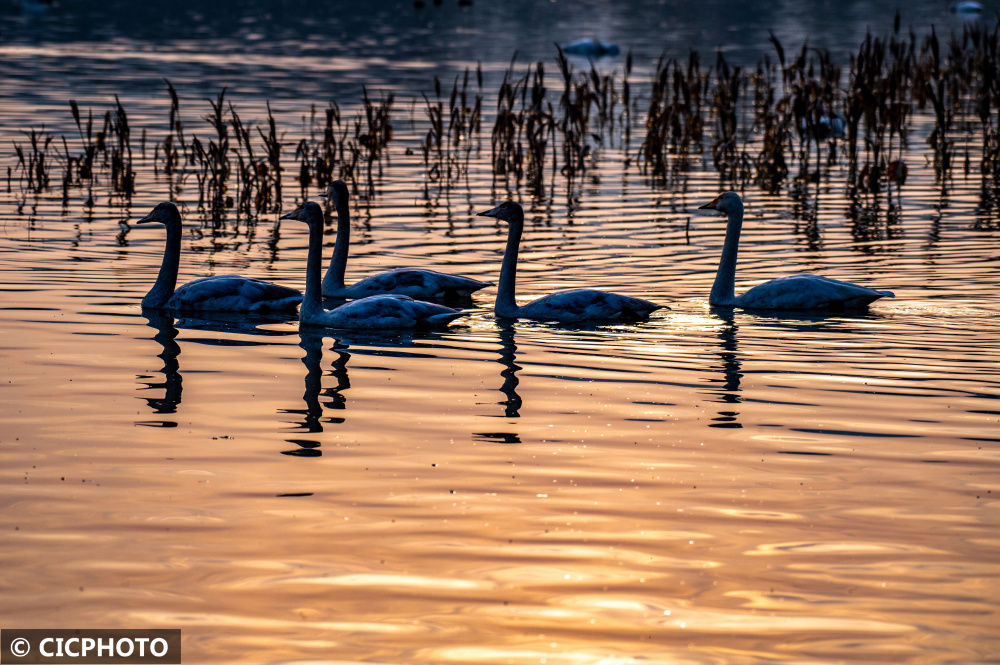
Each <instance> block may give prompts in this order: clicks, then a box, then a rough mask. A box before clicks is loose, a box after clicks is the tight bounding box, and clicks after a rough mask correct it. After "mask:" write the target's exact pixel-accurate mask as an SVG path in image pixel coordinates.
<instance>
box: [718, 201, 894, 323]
mask: <svg viewBox="0 0 1000 665" xmlns="http://www.w3.org/2000/svg"><path fill="white" fill-rule="evenodd" d="M699 209H701V210H706V209H711V210H718V211H719V212H724V213H726V215H728V216H729V224H728V225H727V227H726V242H725V245H724V246H723V249H722V259H721V260H720V261H719V271H718V272H717V273H716V275H715V284H714V285H713V286H712V293H711V295H710V296H709V299H708V302H709V303H710V304H711V305H714V306H717V307H742V308H743V309H759V310H767V309H782V310H845V309H863V308H865V307H867V306H868V304H869V303H871V302H873V301H875V300H878V299H879V298H881V297H883V296H889V297H892V296H893V293H892V291H875V290H874V289H869V288H867V287H864V286H859V285H857V284H853V283H851V282H842V281H840V280H838V279H830V278H829V277H820V276H818V275H808V274H803V275H791V276H790V277H779V278H778V279H772V280H771V281H769V282H764V283H763V284H758V285H757V286H755V287H753V288H752V289H750V290H749V291H747V292H746V293H744V294H743V295H741V296H739V297H737V296H736V295H735V294H734V290H735V281H736V255H737V252H738V251H739V244H740V230H741V229H742V228H743V201H742V199H740V196H739V194H737V193H736V192H726V193H725V194H720V195H719V196H718V197H716V199H715V200H714V201H712V202H711V203H706V204H705V205H703V206H701V207H700V208H699Z"/></svg>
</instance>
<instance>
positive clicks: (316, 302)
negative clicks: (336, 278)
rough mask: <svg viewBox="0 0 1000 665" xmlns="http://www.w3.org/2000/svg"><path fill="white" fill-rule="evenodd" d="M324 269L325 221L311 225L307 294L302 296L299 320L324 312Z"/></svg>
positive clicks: (315, 221) (314, 222)
mask: <svg viewBox="0 0 1000 665" xmlns="http://www.w3.org/2000/svg"><path fill="white" fill-rule="evenodd" d="M322 269H323V220H322V219H319V220H313V221H311V222H310V223H309V255H308V257H307V259H306V292H305V295H303V296H302V305H301V306H300V314H299V318H300V319H303V320H306V319H308V318H309V317H310V316H311V315H313V314H315V313H317V312H322V311H323V285H322V282H321V281H320V271H321V270H322Z"/></svg>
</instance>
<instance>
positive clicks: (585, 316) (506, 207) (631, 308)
mask: <svg viewBox="0 0 1000 665" xmlns="http://www.w3.org/2000/svg"><path fill="white" fill-rule="evenodd" d="M479 215H480V216H481V217H495V218H496V219H502V220H503V221H505V222H507V225H508V229H507V248H506V250H504V254H503V265H502V266H501V268H500V286H499V287H498V288H497V300H496V306H495V307H494V312H495V313H496V315H497V316H501V317H508V318H518V319H536V320H539V321H559V322H562V323H585V322H601V321H636V320H639V319H644V318H646V317H648V316H649V315H650V314H651V313H652V312H654V311H655V310H658V309H661V308H662V307H663V305H657V304H656V303H652V302H649V301H648V300H642V299H640V298H630V297H629V296H620V295H618V294H617V293H608V292H607V291H595V290H593V289H571V290H569V291H559V292H558V293H552V294H549V295H547V296H542V297H541V298H539V299H538V300H534V301H532V302H530V303H528V304H527V305H524V306H523V307H519V306H518V304H517V301H516V300H515V299H514V285H515V282H516V280H517V252H518V247H519V245H520V244H521V233H522V232H523V231H524V210H523V209H522V208H521V206H520V205H518V204H517V203H515V202H513V201H506V202H504V203H501V204H500V205H498V206H497V207H496V208H493V209H492V210H487V211H486V212H481V213H479Z"/></svg>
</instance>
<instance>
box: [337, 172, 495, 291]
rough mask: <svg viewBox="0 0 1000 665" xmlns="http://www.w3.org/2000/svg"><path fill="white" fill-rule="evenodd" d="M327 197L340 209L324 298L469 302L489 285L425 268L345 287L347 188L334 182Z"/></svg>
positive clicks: (392, 272)
mask: <svg viewBox="0 0 1000 665" xmlns="http://www.w3.org/2000/svg"><path fill="white" fill-rule="evenodd" d="M326 196H327V197H329V198H331V199H333V202H334V205H336V207H337V242H336V244H335V245H334V247H333V258H332V259H330V267H329V268H327V271H326V275H325V276H324V277H323V295H324V296H327V297H328V298H364V297H366V296H371V295H376V294H379V293H398V294H402V295H406V296H410V297H412V298H421V299H427V300H435V301H441V300H453V299H461V298H468V297H469V295H470V294H472V292H473V291H478V290H479V289H481V288H483V287H485V286H491V284H490V282H480V281H479V280H477V279H470V278H468V277H460V276H458V275H448V274H446V273H443V272H437V271H436V270H425V269H422V268H396V269H395V270H387V271H385V272H380V273H377V274H375V275H371V276H370V277H365V278H364V279H362V280H361V281H359V282H356V283H354V284H352V285H350V286H345V285H344V272H345V271H346V269H347V253H348V251H350V250H349V247H350V243H351V206H350V205H349V201H348V192H347V185H346V184H345V183H344V181H343V180H337V181H335V182H333V183H332V184H331V185H330V187H329V189H328V190H327V193H326Z"/></svg>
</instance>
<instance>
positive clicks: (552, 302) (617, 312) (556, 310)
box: [517, 289, 663, 323]
mask: <svg viewBox="0 0 1000 665" xmlns="http://www.w3.org/2000/svg"><path fill="white" fill-rule="evenodd" d="M662 307H663V305H657V304H656V303H652V302H649V301H648V300H642V299H641V298H631V297H629V296H622V295H619V294H617V293H609V292H607V291H596V290H594V289H571V290H569V291H559V292H558V293H552V294H550V295H547V296H543V297H541V298H539V299H538V300H534V301H532V302H530V303H528V304H527V305H525V306H524V307H519V308H518V311H517V316H518V317H520V318H526V319H537V320H539V321H560V322H562V323H576V322H584V321H635V320H637V319H644V318H646V317H647V316H649V315H650V314H651V313H652V312H654V311H656V310H657V309H661V308H662Z"/></svg>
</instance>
